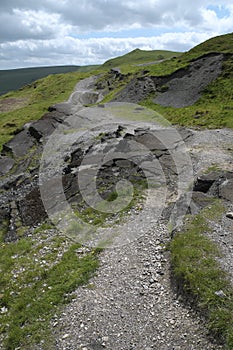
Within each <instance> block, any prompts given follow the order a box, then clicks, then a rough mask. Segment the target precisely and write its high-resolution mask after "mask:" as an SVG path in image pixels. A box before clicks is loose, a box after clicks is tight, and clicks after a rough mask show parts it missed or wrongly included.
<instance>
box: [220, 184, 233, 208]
mask: <svg viewBox="0 0 233 350" xmlns="http://www.w3.org/2000/svg"><path fill="white" fill-rule="evenodd" d="M219 196H220V198H223V199H226V200H228V201H230V202H233V179H226V180H225V181H224V182H223V183H222V184H221V185H220V186H219Z"/></svg>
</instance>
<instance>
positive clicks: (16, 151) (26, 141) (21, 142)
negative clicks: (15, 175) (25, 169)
mask: <svg viewBox="0 0 233 350" xmlns="http://www.w3.org/2000/svg"><path fill="white" fill-rule="evenodd" d="M34 144H35V139H34V138H32V137H31V135H30V134H29V133H28V132H27V130H23V131H21V132H20V133H19V134H17V135H15V137H14V138H13V139H12V140H10V141H9V142H7V143H6V144H4V145H3V150H2V154H3V155H7V154H8V153H10V154H12V155H13V156H15V157H23V156H25V155H26V154H27V153H28V151H29V150H30V149H31V148H32V147H33V146H34Z"/></svg>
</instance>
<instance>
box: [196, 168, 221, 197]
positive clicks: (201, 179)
mask: <svg viewBox="0 0 233 350" xmlns="http://www.w3.org/2000/svg"><path fill="white" fill-rule="evenodd" d="M221 175H222V172H219V171H217V172H216V171H213V172H210V173H208V174H203V175H200V176H198V177H197V179H196V180H195V182H194V186H193V191H197V192H203V193H207V192H208V191H209V190H210V188H211V186H212V185H213V184H214V182H215V181H217V180H218V179H219V177H220V176H221Z"/></svg>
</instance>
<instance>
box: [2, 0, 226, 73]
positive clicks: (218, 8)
mask: <svg viewBox="0 0 233 350" xmlns="http://www.w3.org/2000/svg"><path fill="white" fill-rule="evenodd" d="M232 23H233V2H232V1H231V0H222V1H216V0H195V1H194V2H188V1H187V0H176V1H174V0H134V1H133V0H124V1H123V0H88V1H87V0H79V1H76V0H40V1H39V2H35V1H34V0H1V2H0V69H13V68H19V67H33V66H48V65H70V64H75V65H88V64H99V63H103V62H104V61H105V60H107V59H109V58H112V57H115V56H119V55H123V54H125V53H127V52H129V51H132V50H134V49H135V48H141V49H144V50H155V49H158V50H161V49H162V50H173V51H187V50H189V49H190V48H192V47H193V46H195V45H197V44H199V43H201V42H203V41H205V40H206V39H209V38H211V37H213V36H216V35H221V34H225V33H229V32H232Z"/></svg>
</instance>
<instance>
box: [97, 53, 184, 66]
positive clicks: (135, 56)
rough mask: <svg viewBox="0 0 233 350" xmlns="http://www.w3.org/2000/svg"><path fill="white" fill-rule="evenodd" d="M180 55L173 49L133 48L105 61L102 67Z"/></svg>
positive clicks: (141, 62)
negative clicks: (147, 49) (150, 49)
mask: <svg viewBox="0 0 233 350" xmlns="http://www.w3.org/2000/svg"><path fill="white" fill-rule="evenodd" d="M179 55H181V53H180V52H174V51H166V50H152V51H146V50H140V49H135V50H133V51H131V52H129V53H127V54H126V55H123V56H120V57H116V58H113V59H111V60H108V61H106V62H105V63H104V64H103V67H104V68H113V67H119V66H122V65H125V64H130V65H131V64H134V65H135V64H143V63H147V62H154V61H160V60H164V59H169V58H171V57H174V56H179Z"/></svg>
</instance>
